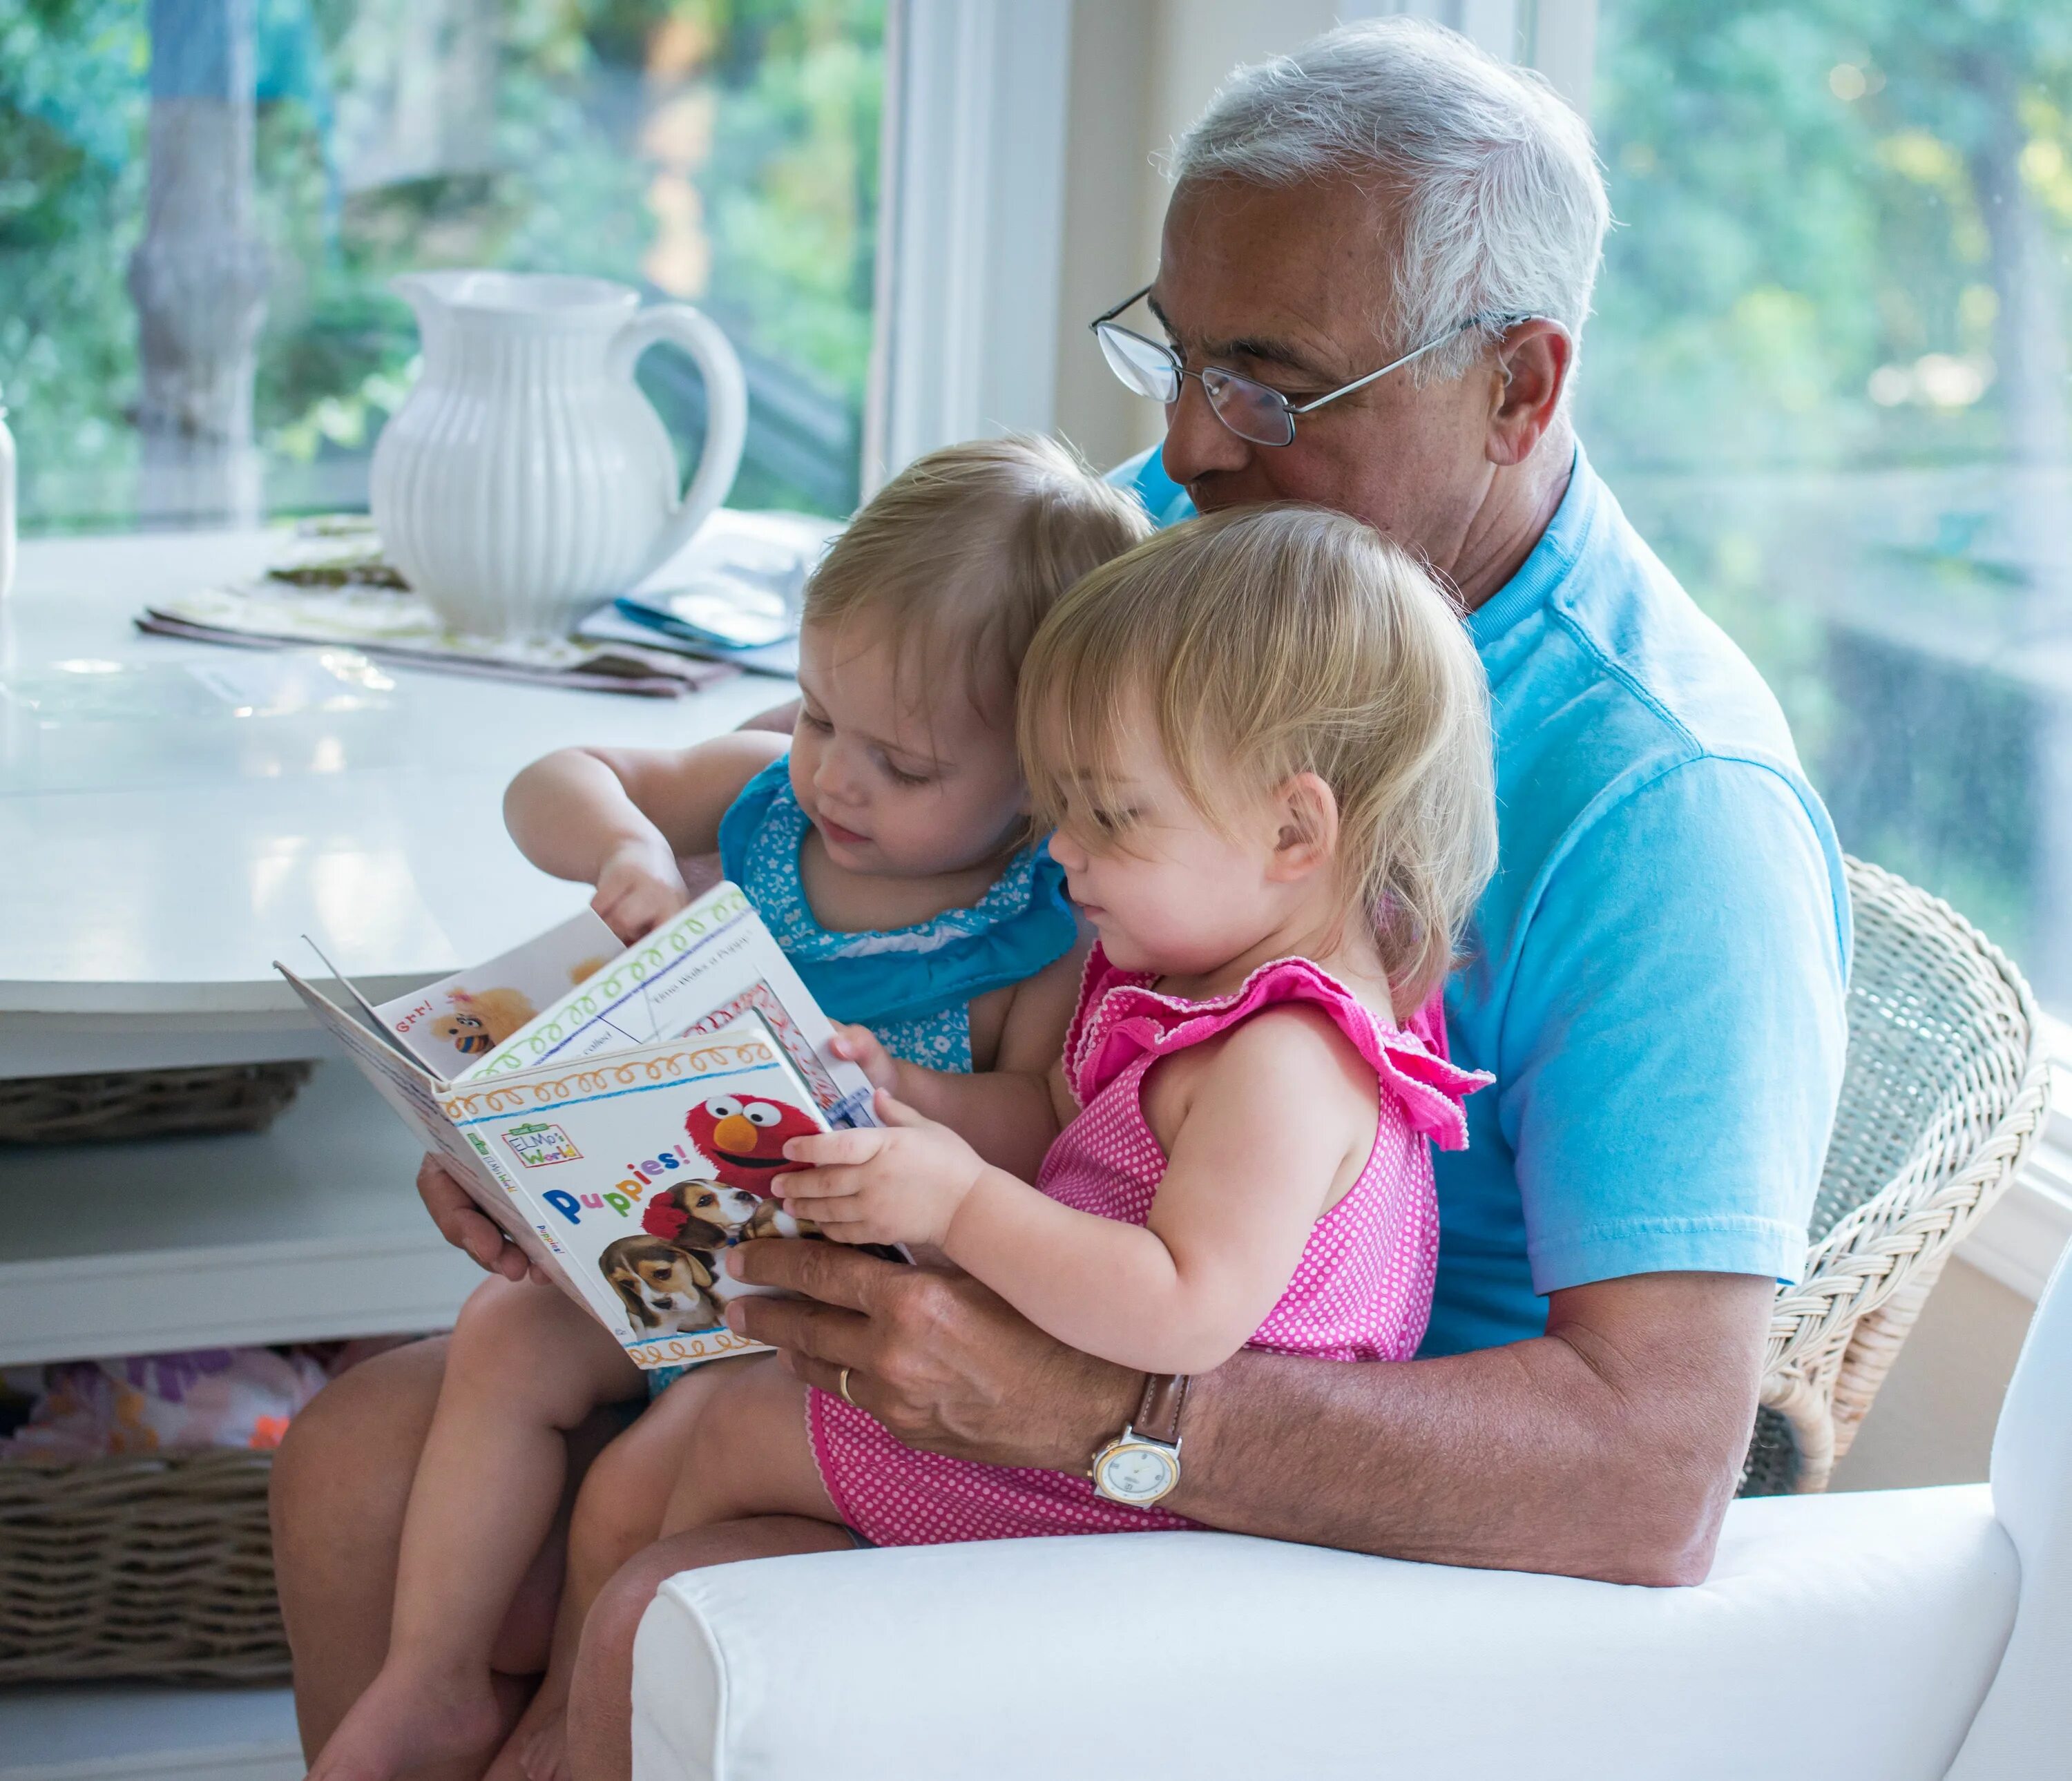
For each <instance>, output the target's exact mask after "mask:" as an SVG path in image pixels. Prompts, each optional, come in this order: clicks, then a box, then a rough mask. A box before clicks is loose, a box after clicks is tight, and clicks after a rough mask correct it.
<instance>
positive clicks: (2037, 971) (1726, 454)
mask: <svg viewBox="0 0 2072 1781" xmlns="http://www.w3.org/2000/svg"><path fill="white" fill-rule="evenodd" d="M1597 32H1598V35H1597V82H1596V88H1595V92H1594V95H1593V107H1592V113H1593V114H1592V122H1593V125H1594V127H1595V129H1596V130H1597V137H1598V144H1599V150H1600V153H1601V154H1602V156H1603V158H1604V160H1605V165H1606V167H1607V170H1608V172H1609V178H1610V181H1611V187H1612V202H1613V208H1614V214H1615V215H1616V216H1617V217H1618V220H1619V222H1620V224H1622V227H1620V228H1617V229H1615V231H1614V234H1613V236H1612V238H1611V240H1610V241H1609V243H1608V244H1607V263H1606V265H1605V273H1604V277H1603V280H1602V281H1601V284H1600V285H1599V287H1598V313H1597V317H1596V318H1595V319H1594V320H1593V322H1592V325H1591V327H1590V330H1589V335H1588V339H1587V343H1586V347H1585V355H1584V361H1583V369H1582V375H1581V383H1580V386H1579V390H1578V396H1577V400H1578V404H1579V419H1580V425H1581V430H1582V434H1583V437H1584V440H1585V443H1586V445H1588V447H1589V450H1590V451H1591V453H1593V461H1594V462H1596V464H1597V467H1598V468H1599V469H1600V470H1602V471H1603V472H1604V473H1605V475H1606V477H1607V478H1608V479H1609V482H1611V484H1612V486H1613V487H1614V490H1615V491H1616V492H1617V493H1618V496H1619V498H1620V499H1621V501H1622V503H1624V504H1625V506H1626V509H1627V511H1628V512H1629V513H1630V515H1632V517H1633V519H1634V522H1635V523H1636V524H1637V525H1638V527H1639V528H1640V530H1641V531H1642V534H1643V535H1644V536H1646V538H1647V539H1648V540H1650V542H1651V544H1653V545H1654V546H1655V548H1656V549H1657V550H1658V551H1659V552H1661V553H1662V555H1663V557H1664V558H1665V559H1666V560H1667V562H1668V563H1669V564H1670V566H1671V568H1673V569H1674V570H1675V572H1677V574H1678V575H1679V577H1681V578H1682V580H1683V583H1684V585H1686V586H1687V587H1688V589H1690V590H1691V592H1692V594H1693V595H1694V596H1695V597H1696V598H1697V599H1698V601H1700V604H1701V605H1704V607H1705V608H1706V609H1708V611H1709V612H1710V613H1711V614H1712V615H1713V616H1714V617H1715V618H1717V619H1718V620H1719V621H1720V623H1721V624H1722V625H1723V626H1725V628H1726V629H1727V630H1729V632H1730V633H1731V634H1733V636H1734V637H1735V638H1736V639H1737V641H1738V642H1740V643H1741V645H1742V646H1744V647H1745V649H1746V650H1748V651H1749V654H1750V655H1752V656H1753V658H1754V659H1755V662H1756V663H1757V667H1760V668H1761V669H1762V672H1763V674H1764V675H1765V677H1766V679H1768V680H1769V682H1770V685H1771V686H1772V687H1774V689H1775V690H1776V691H1777V692H1778V696H1779V697H1780V698H1781V699H1782V700H1783V702H1784V704H1785V707H1786V711H1787V712H1788V713H1789V715H1790V719H1791V723H1792V727H1793V729H1794V732H1795V733H1796V734H1797V736H1798V738H1799V747H1800V749H1801V751H1802V753H1803V755H1804V757H1805V759H1806V762H1807V767H1808V769H1809V771H1810V772H1811V775H1812V777H1813V779H1814V781H1815V784H1816V785H1817V786H1819V790H1820V791H1821V793H1822V794H1823V796H1824V797H1825V798H1826V799H1827V803H1828V805H1829V807H1830V808H1831V810H1832V811H1833V813H1834V816H1835V820H1836V826H1837V827H1838V828H1839V830H1840V834H1841V838H1842V843H1843V845H1844V847H1847V848H1848V849H1849V850H1850V851H1851V852H1855V853H1859V854H1861V855H1864V856H1867V857H1868V858H1871V859H1873V860H1877V861H1879V862H1880V863H1881V864H1885V865H1888V866H1889V867H1891V868H1893V870H1895V871H1897V872H1902V873H1904V874H1905V876H1908V877H1910V878H1912V879H1914V880H1915V881H1917V882H1918V883H1920V884H1924V885H1926V886H1927V887H1928V888H1930V889H1933V890H1934V891H1936V892H1938V893H1940V894H1941V895H1942V896H1944V897H1947V898H1948V899H1949V900H1950V901H1951V902H1953V903H1954V904H1955V905H1956V906H1957V907H1958V908H1959V909H1961V910H1963V912H1964V913H1966V914H1967V915H1968V916H1970V917H1971V918H1972V919H1973V920H1974V921H1976V922H1978V923H1979V925H1980V926H1981V927H1983V928H1984V929H1985V930H1986V931H1987V933H1988V934H1991V935H1992V937H1993V938H1995V939H1996V940H1997V941H1999V942H2000V944H2002V945H2003V946H2005V947H2007V948H2008V950H2009V951H2010V952H2011V953H2012V954H2013V955H2014V956H2015V957H2016V958H2017V959H2018V960H2019V961H2020V962H2021V963H2022V965H2023V966H2024V968H2025V971H2027V973H2028V974H2029V977H2030V979H2031V980H2032V982H2033V983H2034V984H2035V986H2036V988H2037V993H2038V995H2039V998H2040V999H2041V1000H2042V1001H2043V1002H2044V1003H2045V1005H2046V1006H2047V1007H2053V1008H2054V1010H2055V1011H2056V1012H2059V1013H2061V1014H2063V1013H2072V377H2068V360H2069V358H2072V11H2068V10H2066V7H2065V6H2064V5H2063V4H2062V0H2010V3H2009V4H2008V5H2005V6H1996V7H1969V6H1965V7H1957V6H1914V5H1905V4H1901V3H1898V0H1827V3H1823V4H1809V3H1806V0H1798V3H1783V0H1773V3H1770V4H1762V3H1757V4H1752V5H1743V6H1717V5H1715V4H1712V0H1601V5H1600V6H1599V9H1598V23H1597Z"/></svg>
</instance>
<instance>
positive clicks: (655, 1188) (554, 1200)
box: [439, 1014, 827, 1367]
mask: <svg viewBox="0 0 2072 1781" xmlns="http://www.w3.org/2000/svg"><path fill="white" fill-rule="evenodd" d="M439 1103H440V1107H441V1109H442V1112H443V1113H444V1114H445V1116H446V1118H447V1119H448V1120H450V1122H451V1129H452V1130H453V1131H456V1132H458V1135H459V1136H460V1138H461V1139H462V1140H463V1142H464V1143H466V1144H467V1146H468V1147H470V1148H471V1150H473V1151H475V1154H476V1155H477V1156H478V1157H479V1159H480V1161H481V1163H482V1164H483V1167H486V1168H487V1169H488V1170H489V1171H490V1172H491V1173H492V1174H493V1175H494V1176H495V1179H496V1180H498V1181H500V1183H501V1184H503V1186H504V1189H505V1190H506V1192H507V1193H508V1196H509V1198H510V1200H512V1203H513V1204H516V1205H518V1206H520V1207H521V1208H522V1209H523V1210H524V1216H525V1217H527V1218H528V1220H530V1221H531V1222H532V1227H533V1230H534V1232H535V1233H536V1235H537V1239H538V1241H541V1242H542V1243H544V1244H545V1245H546V1246H547V1247H548V1248H549V1249H550V1250H552V1252H553V1255H554V1257H555V1259H556V1261H557V1263H558V1265H559V1266H560V1267H561V1270H563V1271H564V1272H565V1274H566V1276H567V1277H568V1278H569V1279H570V1280H572V1281H574V1282H576V1284H577V1285H578V1287H579V1289H580V1290H581V1291H582V1293H583V1295H585V1298H586V1300H587V1302H588V1303H589V1304H590V1307H591V1309H592V1310H593V1311H594V1312H595V1313H596V1314H597V1315H598V1319H600V1321H602V1323H604V1324H605V1326H606V1328H609V1329H610V1330H611V1331H612V1332H613V1333H614V1334H615V1336H618V1338H619V1340H620V1341H621V1342H622V1343H623V1344H624V1345H625V1347H626V1350H627V1353H628V1354H629V1355H630V1356H631V1357H632V1358H633V1360H635V1362H637V1363H638V1364H639V1365H641V1366H643V1367H664V1366H680V1365H695V1364H698V1363H700V1362H701V1361H705V1360H717V1359H719V1358H721V1357H722V1356H726V1355H730V1354H740V1353H746V1352H752V1351H754V1350H755V1349H757V1348H760V1347H761V1346H762V1344H759V1343H755V1342H751V1341H750V1340H748V1339H747V1338H746V1337H745V1336H736V1335H735V1334H734V1332H732V1331H731V1330H730V1329H728V1328H726V1325H725V1324H724V1323H722V1322H721V1321H720V1315H721V1310H722V1307H723V1306H724V1304H725V1303H726V1300H727V1299H730V1298H733V1297H734V1296H737V1295H741V1294H743V1293H746V1292H750V1291H755V1290H756V1289H754V1288H750V1287H743V1286H742V1284H741V1283H740V1282H738V1281H735V1280H733V1279H730V1278H728V1276H727V1275H726V1272H725V1270H723V1269H722V1267H721V1266H720V1257H721V1255H722V1253H723V1252H724V1251H725V1250H727V1249H728V1248H730V1247H731V1246H732V1245H734V1244H736V1243H738V1242H741V1241H745V1240H747V1239H750V1238H753V1237H764V1236H798V1235H801V1234H806V1233H802V1232H801V1230H800V1227H799V1225H796V1223H795V1222H793V1221H791V1219H790V1218H789V1217H787V1215H786V1214H784V1213H783V1212H782V1211H780V1210H779V1208H778V1205H777V1203H776V1201H775V1200H772V1199H771V1198H770V1197H768V1196H769V1191H770V1184H771V1180H772V1179H773V1178H774V1176H775V1174H776V1173H777V1172H778V1171H779V1168H781V1167H782V1165H783V1160H784V1157H783V1147H784V1144H785V1143H786V1142H787V1140H788V1139H792V1138H795V1137H800V1136H803V1135H805V1134H807V1133H808V1132H812V1131H824V1130H826V1128H827V1120H826V1118H825V1117H824V1115H823V1114H821V1112H820V1110H819V1108H818V1107H817V1106H816V1104H815V1098H814V1096H813V1095H812V1093H811V1092H810V1091H809V1090H808V1087H807V1085H806V1083H805V1081H804V1078H803V1077H801V1076H800V1073H799V1072H798V1071H797V1070H796V1069H795V1068H793V1066H792V1065H791V1061H790V1060H789V1058H788V1057H786V1055H785V1053H784V1051H783V1048H782V1047H781V1046H780V1045H779V1043H778V1041H777V1040H776V1037H775V1034H774V1033H773V1032H771V1029H770V1028H769V1027H768V1026H767V1025H766V1024H764V1023H763V1020H761V1018H760V1017H759V1016H755V1015H752V1014H751V1015H748V1016H744V1017H742V1018H740V1019H738V1020H734V1022H732V1023H731V1024H728V1025H727V1026H726V1027H725V1028H722V1030H721V1031H719V1032H714V1033H711V1034H701V1035H699V1036H695V1037H693V1038H691V1039H688V1040H683V1039H678V1040H667V1041H664V1042H663V1043H660V1044H651V1045H643V1046H640V1047H639V1048H635V1049H631V1050H620V1051H616V1052H614V1053H610V1054H600V1055H595V1056H590V1057H566V1056H565V1057H562V1058H561V1059H560V1060H559V1061H556V1062H553V1063H551V1064H549V1065H547V1066H546V1067H545V1068H538V1069H524V1070H517V1071H508V1072H504V1073H498V1074H495V1075H493V1076H489V1077H479V1076H471V1077H467V1078H464V1079H463V1080H462V1081H457V1082H454V1083H450V1084H448V1085H446V1087H445V1088H444V1089H443V1090H442V1091H441V1093H440V1096H439Z"/></svg>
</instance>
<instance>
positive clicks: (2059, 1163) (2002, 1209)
mask: <svg viewBox="0 0 2072 1781" xmlns="http://www.w3.org/2000/svg"><path fill="white" fill-rule="evenodd" d="M2043 1033H2044V1041H2045V1044H2046V1045H2047V1046H2048V1048H2049V1053H2050V1057H2051V1061H2052V1062H2053V1065H2055V1068H2054V1069H2053V1072H2052V1077H2053V1080H2052V1084H2051V1086H2052V1090H2053V1094H2052V1097H2051V1106H2050V1110H2049V1113H2048V1114H2046V1115H2045V1119H2044V1127H2043V1136H2042V1138H2041V1140H2040V1141H2039V1142H2038V1143H2037V1147H2036V1148H2035V1149H2034V1150H2033V1151H2031V1152H2030V1153H2029V1161H2028V1162H2027V1163H2025V1165H2024V1166H2023V1168H2022V1172H2021V1175H2020V1176H2017V1177H2016V1180H2015V1182H2014V1184H2013V1185H2012V1187H2010V1188H2008V1191H2007V1193H2006V1196H2005V1197H2004V1198H2003V1199H2002V1200H2001V1201H2000V1204H1999V1205H1997V1206H1996V1207H1995V1208H1994V1209H1993V1210H1992V1213H1990V1214H1989V1215H1988V1217H1987V1219H1986V1221H1985V1222H1984V1224H1983V1225H1980V1226H1979V1229H1977V1230H1976V1231H1975V1232H1974V1233H1972V1234H1971V1236H1970V1237H1967V1238H1966V1239H1965V1240H1964V1241H1963V1243H1962V1244H1961V1245H1959V1247H1958V1250H1957V1254H1958V1256H1959V1258H1960V1259H1961V1260H1963V1261H1965V1262H1969V1263H1970V1264H1971V1266H1973V1267H1975V1268H1976V1269H1977V1270H1979V1272H1980V1273H1981V1274H1988V1275H1989V1276H1991V1277H1992V1278H1993V1279H1995V1280H1997V1281H1999V1282H2000V1284H2001V1285H2002V1286H2004V1287H2010V1288H2012V1290H2013V1291H2016V1292H2018V1293H2020V1294H2021V1295H2022V1296H2023V1297H2024V1298H2025V1299H2030V1300H2032V1301H2033V1300H2034V1299H2037V1298H2039V1297H2041V1295H2042V1292H2043V1288H2044V1284H2045V1282H2047V1281H2048V1280H2049V1278H2050V1270H2052V1268H2053V1267H2054V1266H2056V1265H2057V1262H2058V1256H2059V1255H2060V1254H2062V1253H2063V1251H2064V1250H2065V1247H2066V1244H2067V1242H2068V1241H2072V1026H2068V1025H2067V1024H2066V1023H2065V1022H2064V1021H2062V1020H2058V1019H2056V1018H2055V1017H2054V1016H2050V1015H2047V1014H2046V1015H2045V1016H2043Z"/></svg>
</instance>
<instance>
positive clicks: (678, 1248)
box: [597, 1231, 719, 1336]
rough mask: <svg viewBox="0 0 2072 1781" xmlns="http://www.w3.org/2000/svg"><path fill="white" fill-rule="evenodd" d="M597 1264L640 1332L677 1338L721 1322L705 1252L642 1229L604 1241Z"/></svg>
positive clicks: (710, 1260) (644, 1334)
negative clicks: (611, 1240)
mask: <svg viewBox="0 0 2072 1781" xmlns="http://www.w3.org/2000/svg"><path fill="white" fill-rule="evenodd" d="M597 1265H598V1267H599V1268H600V1269H601V1270H603V1274H604V1278H606V1280H607V1281H609V1282H611V1289H612V1291H615V1293H617V1294H618V1295H619V1299H620V1300H621V1302H622V1303H623V1304H624V1305H625V1307H626V1315H627V1316H628V1317H630V1318H631V1319H632V1320H633V1327H634V1328H635V1329H636V1330H638V1331H639V1332H641V1334H642V1335H643V1336H680V1335H682V1334H683V1333H684V1332H685V1331H687V1330H705V1329H710V1328H712V1326H713V1324H715V1323H717V1322H718V1321H719V1305H718V1303H717V1300H715V1299H713V1295H712V1287H713V1270H712V1258H711V1257H710V1256H709V1254H703V1253H701V1251H699V1250H694V1249H689V1248H686V1247H685V1245H682V1244H680V1243H672V1242H670V1241H668V1239H666V1238H664V1237H654V1236H651V1235H649V1234H648V1233H646V1232H644V1231H643V1232H642V1233H640V1234H639V1235H638V1236H636V1237H620V1238H619V1240H618V1241H616V1242H614V1243H608V1244H606V1245H605V1248H604V1251H603V1253H602V1254H600V1255H599V1256H598V1258H597Z"/></svg>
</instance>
